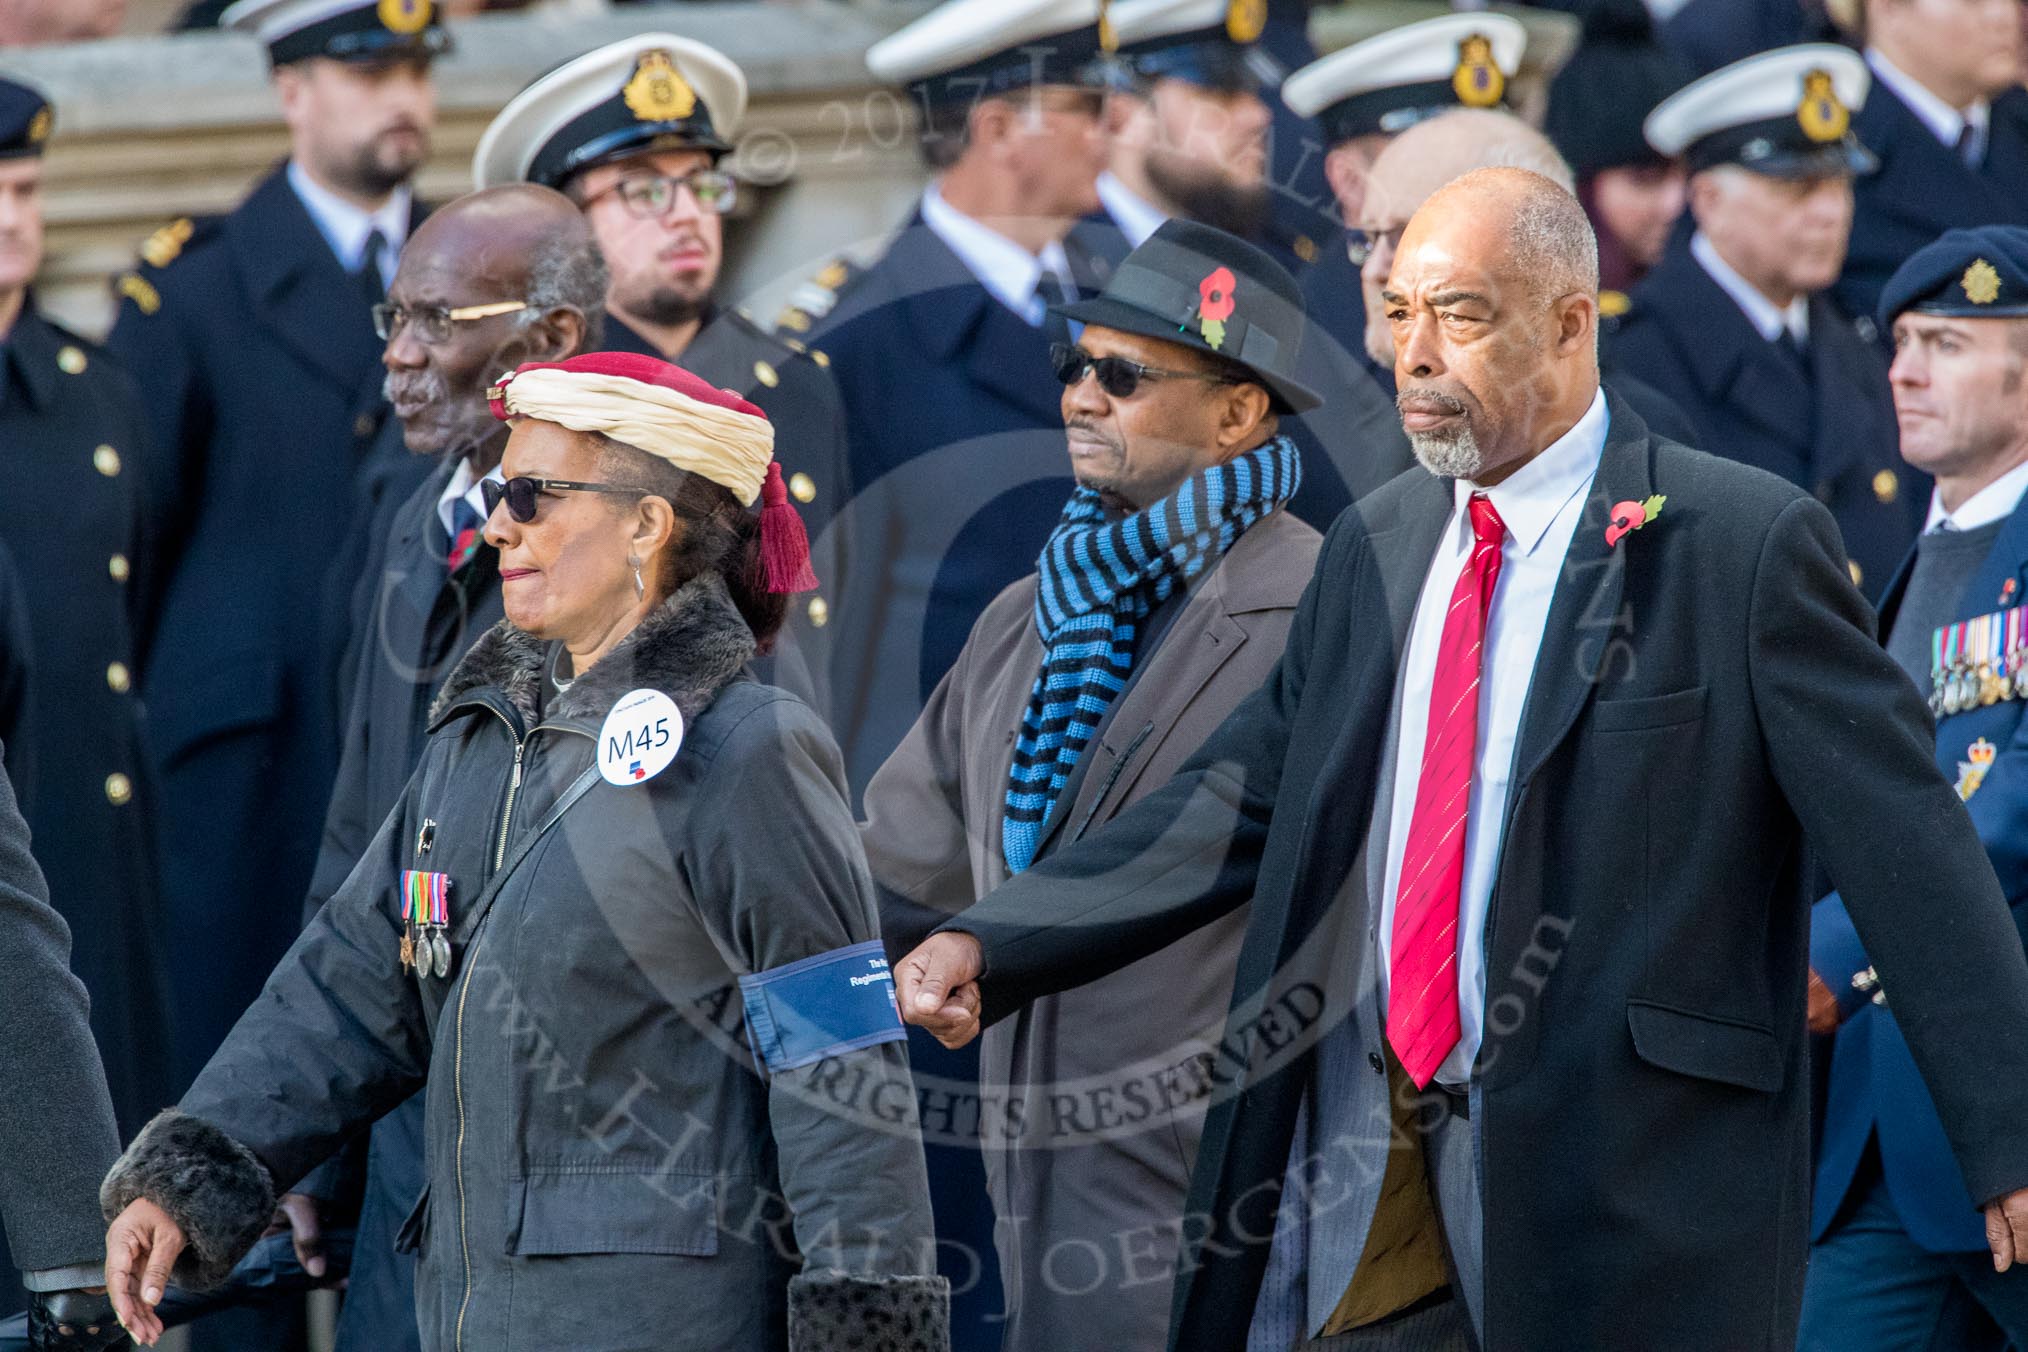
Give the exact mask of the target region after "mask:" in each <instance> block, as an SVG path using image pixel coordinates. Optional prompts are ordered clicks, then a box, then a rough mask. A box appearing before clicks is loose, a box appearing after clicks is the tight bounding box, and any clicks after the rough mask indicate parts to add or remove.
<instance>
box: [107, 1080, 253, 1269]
mask: <svg viewBox="0 0 2028 1352" xmlns="http://www.w3.org/2000/svg"><path fill="white" fill-rule="evenodd" d="M137 1197H145V1198H147V1199H148V1200H149V1201H151V1202H153V1203H154V1204H155V1205H156V1206H159V1207H161V1208H162V1209H163V1210H164V1211H166V1212H168V1213H169V1218H170V1219H171V1220H173V1221H175V1222H176V1224H177V1225H179V1226H181V1227H182V1229H183V1234H184V1237H185V1238H186V1239H188V1240H189V1247H188V1248H186V1249H184V1251H183V1253H182V1254H181V1255H180V1256H179V1257H178V1258H177V1260H176V1269H175V1271H174V1272H173V1273H172V1274H171V1276H172V1277H173V1278H174V1280H175V1282H176V1284H177V1285H178V1286H181V1287H184V1288H186V1289H187V1290H191V1291H205V1290H209V1289H210V1288H212V1287H214V1286H217V1285H218V1284H219V1283H220V1282H222V1281H224V1280H225V1279H226V1276H227V1275H228V1274H229V1273H230V1272H231V1271H232V1266H233V1264H234V1263H237V1262H238V1261H239V1259H240V1257H241V1255H243V1254H244V1253H246V1251H247V1250H248V1249H250V1248H252V1247H253V1243H254V1241H255V1240H257V1239H259V1238H260V1235H261V1231H262V1230H264V1229H266V1228H267V1225H268V1221H269V1220H270V1219H271V1218H272V1217H273V1216H274V1214H275V1185H274V1180H273V1179H271V1178H269V1177H268V1171H267V1169H266V1168H265V1167H263V1166H262V1164H261V1162H260V1161H259V1160H258V1159H255V1158H254V1154H253V1152H252V1151H251V1150H248V1149H247V1148H246V1147H245V1146H243V1145H241V1144H240V1143H239V1142H238V1141H235V1140H233V1139H232V1137H230V1136H228V1135H226V1134H225V1133H224V1132H222V1131H220V1130H219V1129H218V1128H217V1127H214V1126H212V1125H211V1124H210V1123H209V1122H206V1121H203V1120H202V1119H200V1118H195V1117H191V1116H189V1115H188V1114H187V1113H180V1112H178V1111H176V1110H175V1109H174V1108H171V1109H168V1110H167V1111H165V1112H161V1113H158V1114H156V1116H155V1120H154V1121H152V1122H150V1123H149V1124H148V1125H147V1126H145V1127H143V1128H142V1129H141V1134H140V1135H139V1136H136V1137H135V1138H134V1143H133V1144H132V1145H130V1146H128V1147H127V1153H126V1154H124V1155H122V1156H120V1158H119V1160H118V1161H117V1162H115V1163H114V1165H113V1168H112V1172H111V1173H109V1174H107V1175H106V1181H105V1182H104V1183H101V1184H100V1185H99V1206H100V1208H101V1209H102V1210H103V1211H104V1212H105V1215H106V1219H107V1220H108V1221H111V1220H112V1219H113V1218H114V1217H116V1216H118V1215H119V1214H120V1213H121V1212H122V1211H124V1210H126V1209H127V1205H128V1203H130V1202H132V1201H133V1200H134V1199H135V1198H137Z"/></svg>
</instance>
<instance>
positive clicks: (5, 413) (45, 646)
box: [0, 80, 174, 1132]
mask: <svg viewBox="0 0 2028 1352" xmlns="http://www.w3.org/2000/svg"><path fill="white" fill-rule="evenodd" d="M53 120H54V114H53V111H52V110H51V108H50V106H49V105H48V104H47V103H46V102H44V100H43V98H42V96H41V95H40V94H39V93H37V92H36V91H34V90H32V89H29V88H27V87H26V86H23V85H19V84H15V83H13V82H11V81H8V80H0V174H4V178H0V197H4V199H5V205H4V207H0V446H5V447H6V456H7V470H8V475H7V510H6V511H5V512H4V513H0V542H4V544H5V546H6V548H7V550H8V552H9V553H11V554H12V555H13V558H14V561H15V563H16V564H17V566H18V567H19V569H20V572H21V577H22V581H23V584H24V589H25V592H26V594H27V596H28V598H29V601H28V608H27V611H26V620H27V623H28V625H29V627H30V630H31V631H32V639H31V644H32V650H33V652H34V654H35V678H34V686H35V694H34V698H33V700H32V701H31V702H30V704H29V711H28V718H27V720H26V722H25V723H24V724H23V725H22V726H20V727H19V728H18V729H9V730H8V731H7V733H6V736H7V738H8V740H9V745H8V747H7V757H8V759H9V760H10V761H12V760H14V759H15V757H16V752H17V750H19V751H21V752H25V753H29V754H30V755H31V757H32V759H33V762H34V789H33V792H32V793H31V794H30V795H28V797H27V798H26V799H25V801H24V809H25V811H26V814H27V817H28V824H29V826H30V828H31V829H32V830H33V832H34V835H35V843H36V852H37V854H38V855H39V861H38V862H40V863H41V865H42V870H43V873H44V875H45V876H46V877H47V879H48V882H49V892H50V899H51V901H52V902H53V903H54V904H55V906H56V908H57V910H58V911H59V912H61V913H62V914H63V917H64V919H66V920H67V921H69V922H70V925H71V928H72V931H73V933H74V934H75V935H76V943H75V945H74V947H73V950H72V954H71V963H72V968H73V970H74V971H76V973H77V974H78V978H79V979H80V980H82V981H83V982H84V984H85V989H86V990H87V991H89V992H90V993H91V997H92V1031H93V1034H94V1035H95V1036H96V1037H97V1038H98V1041H99V1045H100V1046H101V1047H103V1048H104V1049H105V1053H106V1056H107V1058H108V1065H107V1078H108V1080H109V1081H110V1082H111V1085H112V1091H113V1104H114V1107H115V1108H116V1109H117V1110H118V1112H119V1116H120V1122H121V1125H122V1126H123V1127H124V1128H125V1129H126V1130H127V1131H130V1132H131V1131H138V1130H139V1129H140V1126H141V1124H142V1123H144V1122H146V1121H147V1120H148V1118H149V1117H151V1116H153V1115H154V1114H155V1112H157V1111H158V1110H159V1109H160V1108H161V1106H162V1104H164V1103H165V1102H168V1101H169V1099H170V1098H171V1097H172V1095H173V1093H174V1087H173V1086H172V1085H171V1084H170V1083H169V1077H168V1074H167V1069H168V1067H167V1053H168V1031H167V1027H166V1024H167V1018H168V1015H167V1008H168V989H167V986H168V982H167V978H166V975H165V969H164V967H163V962H162V942H163V928H162V917H161V913H160V903H159V898H158V897H157V895H156V891H155V869H156V861H155V856H154V850H153V847H152V837H151V833H150V831H149V829H148V818H147V813H148V811H149V810H150V807H151V801H150V800H151V798H152V794H150V793H148V792H146V791H145V788H146V786H147V784H148V782H149V764H148V760H147V757H146V756H145V754H144V752H143V749H142V740H141V711H140V708H139V705H138V704H137V702H136V700H135V694H134V673H135V671H136V670H137V669H138V664H139V660H140V643H141V636H140V633H139V630H138V626H137V624H136V623H135V613H136V612H135V607H134V605H133V600H134V597H133V585H132V584H133V580H134V570H135V569H136V568H137V567H139V566H141V564H142V560H143V555H142V554H141V552H140V544H139V516H138V508H137V503H136V498H135V484H134V478H135V475H134V463H135V460H136V457H137V453H138V452H139V450H140V448H141V447H142V445H143V442H144V436H145V432H144V429H145V418H144V414H143V410H142V407H141V396H140V392H139V391H138V390H137V389H136V388H135V385H134V382H133V381H132V380H130V379H128V377H127V375H126V373H125V372H124V371H122V370H120V369H119V368H118V367H117V366H116V365H114V363H113V362H112V360H111V359H110V358H109V357H108V356H107V355H106V353H105V352H104V351H102V350H101V349H99V348H97V347H94V346H93V345H92V344H90V343H88V342H86V341H85V340H84V339H82V338H79V337H78V336H77V335H76V334H74V333H71V332H69V331H67V330H65V329H64V328H62V327H61V326H59V325H57V324H55V323H53V322H51V321H50V320H48V319H46V318H44V317H43V316H42V315H41V314H40V313H39V312H38V311H37V310H36V308H35V304H34V300H33V297H32V296H31V295H30V294H29V291H28V288H29V285H30V283H31V282H32V281H33V279H34V276H35V273H36V270H37V268H38V267H39V265H40V263H41V261H42V197H41V184H42V148H43V144H44V142H45V140H46V138H47V137H48V134H49V130H50V127H51V126H52V123H53Z"/></svg>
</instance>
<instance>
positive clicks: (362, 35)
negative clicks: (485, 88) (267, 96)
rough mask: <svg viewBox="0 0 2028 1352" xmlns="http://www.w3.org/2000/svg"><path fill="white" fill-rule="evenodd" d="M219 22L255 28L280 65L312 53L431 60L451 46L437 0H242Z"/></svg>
mask: <svg viewBox="0 0 2028 1352" xmlns="http://www.w3.org/2000/svg"><path fill="white" fill-rule="evenodd" d="M218 24H219V27H221V28H225V29H230V30H232V31H233V32H237V33H250V34H252V35H253V36H254V37H255V38H256V39H258V40H259V41H260V43H261V45H263V46H265V47H266V48H267V49H268V60H269V61H270V62H272V63H273V64H275V65H277V66H286V65H288V64H289V63H290V62H293V61H305V60H308V59H309V58H311V57H314V56H322V57H329V58H331V59H332V60H335V61H389V60H396V59H401V58H421V59H423V60H426V61H427V60H431V59H433V58H435V57H439V56H442V55H443V54H444V53H446V52H448V51H449V50H450V49H451V35H450V33H449V32H447V31H446V30H445V28H444V26H443V24H442V23H441V22H440V20H439V16H438V14H437V6H436V5H435V3H433V0H239V2H238V3H237V4H234V5H230V6H228V7H227V8H226V11H225V13H223V14H221V15H219V17H218Z"/></svg>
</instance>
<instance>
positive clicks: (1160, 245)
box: [1050, 217, 1324, 413]
mask: <svg viewBox="0 0 2028 1352" xmlns="http://www.w3.org/2000/svg"><path fill="white" fill-rule="evenodd" d="M1050 309H1051V313H1053V314H1059V315H1062V316H1063V317H1064V318H1065V319H1068V320H1072V321H1074V322H1076V323H1079V324H1097V325H1099V326H1100V327H1101V328H1108V329H1118V330H1119V331H1120V332H1122V333H1134V334H1139V335H1140V336H1141V337H1143V338H1159V339H1161V340H1162V341H1163V342H1168V343H1180V344H1182V345H1183V346H1184V347H1188V348H1193V349H1195V350H1196V351H1199V352H1206V353H1209V354H1211V355H1212V356H1216V357H1224V358H1225V359H1226V360H1228V361H1233V362H1237V363H1239V364H1240V365H1241V366H1244V367H1246V368H1247V370H1249V371H1250V372H1252V373H1253V374H1254V375H1255V376H1257V377H1259V379H1260V383H1261V384H1262V385H1264V386H1266V387H1267V389H1268V391H1269V392H1270V393H1271V394H1273V395H1274V398H1275V404H1276V407H1277V409H1278V410H1279V411H1282V412H1290V413H1303V412H1307V411H1308V410H1310V409H1313V408H1315V407H1317V406H1318V405H1319V404H1321V403H1323V402H1324V401H1323V398H1322V397H1321V396H1320V395H1318V394H1317V393H1316V392H1315V391H1313V390H1311V389H1310V388H1309V387H1308V386H1306V385H1304V384H1303V383H1302V382H1301V381H1299V380H1297V379H1296V377H1295V371H1296V358H1297V356H1298V355H1299V354H1300V353H1301V351H1302V346H1303V331H1304V329H1306V328H1308V327H1309V318H1308V316H1307V314H1306V313H1305V311H1304V308H1303V292H1302V288H1301V287H1299V286H1297V285H1296V279H1295V278H1293V277H1291V276H1290V275H1289V274H1288V270H1287V269H1286V268H1284V267H1282V265H1281V264H1279V263H1277V262H1275V260H1274V259H1272V258H1270V257H1268V256H1267V255H1266V254H1265V253H1262V252H1261V251H1260V250H1259V249H1256V248H1255V247H1254V246H1253V245H1251V244H1248V243H1247V242H1246V241H1245V240H1243V239H1240V238H1239V237H1238V236H1236V235H1228V234H1227V233H1225V231H1223V230H1217V229H1214V228H1212V227H1211V226H1208V225H1200V224H1198V223H1197V222H1196V221H1188V220H1184V219H1182V218H1181V217H1174V218H1171V219H1170V220H1167V221H1164V222H1163V223H1162V226H1161V228H1160V229H1158V230H1157V231H1155V233H1154V234H1152V235H1150V236H1148V238H1147V239H1146V240H1145V241H1144V242H1143V243H1142V245H1141V247H1140V248H1138V249H1136V250H1134V251H1133V252H1132V253H1130V254H1128V255H1127V256H1126V258H1125V259H1123V260H1122V261H1121V263H1120V265H1119V267H1117V268H1115V269H1114V270H1113V275H1112V277H1111V279H1110V280H1108V281H1107V282H1106V288H1105V290H1104V291H1102V292H1100V293H1099V294H1098V295H1097V296H1094V297H1093V298H1092V299H1090V300H1084V301H1078V302H1076V303H1074V304H1071V305H1056V306H1052V307H1050Z"/></svg>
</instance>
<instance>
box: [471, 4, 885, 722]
mask: <svg viewBox="0 0 2028 1352" xmlns="http://www.w3.org/2000/svg"><path fill="white" fill-rule="evenodd" d="M745 108H746V76H745V75H744V74H743V73H742V72H741V71H740V68H739V67H738V66H737V65H735V64H734V63H733V62H732V60H731V59H730V58H728V57H727V56H725V55H724V54H723V53H722V52H719V51H718V50H716V49H715V48H712V47H708V46H706V45H705V44H704V43H701V42H698V41H696V40H695V39H692V38H684V37H679V36H677V35H675V34H673V33H642V34H638V35H636V36H634V37H630V38H625V39H622V40H621V41H619V42H614V43H609V44H607V45H606V46H604V47H600V48H598V49H597V50H595V51H591V52H587V53H586V54H585V55H583V56H580V57H577V58H576V59H575V60H572V61H569V62H566V63H565V64H564V65H562V66H559V67H557V68H556V69H555V70H553V71H551V72H550V73H549V74H547V75H545V76H543V77H542V78H541V79H539V80H537V81H535V82H534V83H533V84H531V85H530V86H529V87H528V88H527V89H525V90H523V91H522V92H521V93H520V94H518V95H516V96H515V97H514V98H513V99H512V100H511V101H510V102H509V103H508V104H507V106H506V107H505V108H503V109H501V110H500V114H499V116H497V117H495V118H494V119H493V122H492V125H490V126H489V127H487V129H486V133H485V135H484V136H483V137H482V138H481V139H480V142H479V149H478V153H477V155H476V156H475V157H474V159H473V163H472V175H473V179H474V181H475V182H477V183H478V185H479V186H480V187H486V186H488V185H490V184H498V183H514V182H528V183H540V184H542V185H544V186H546V187H551V188H555V189H557V190H559V191H561V192H563V193H565V194H566V195H568V196H569V197H570V199H571V200H572V201H573V202H575V203H577V205H578V206H579V207H580V208H581V209H582V210H583V212H584V216H585V219H586V220H587V221H589V222H590V223H591V228H592V231H593V233H594V234H595V235H596V236H597V238H598V244H599V249H600V251H601V252H602V253H603V254H604V255H605V259H606V263H607V265H608V266H609V267H610V268H611V270H612V281H611V284H610V286H609V288H608V290H607V293H606V313H607V322H606V338H605V346H606V347H607V348H608V349H610V350H612V351H616V352H639V353H642V354H643V355H645V356H650V357H658V358H661V359H662V360H664V361H672V362H675V363H677V364H678V365H680V366H682V367H683V368H684V369H686V370H688V371H691V372H693V373H694V374H696V375H700V376H702V377H704V378H705V379H706V380H708V381H710V382H711V383H712V384H713V385H716V386H718V387H720V388H722V389H730V390H734V391H737V392H738V393H740V394H742V395H744V396H745V397H746V398H747V399H748V400H749V401H751V402H752V403H754V404H756V405H758V406H759V407H760V408H761V410H762V411H763V412H765V413H766V414H767V415H768V420H769V421H770V422H771V423H773V424H774V426H775V428H776V432H777V434H778V437H779V439H780V444H781V447H782V456H781V459H782V473H783V476H784V477H785V479H786V481H787V483H788V488H789V492H790V494H791V495H792V496H793V497H794V498H795V500H796V504H797V508H798V510H799V511H800V512H801V513H802V515H803V519H804V522H805V524H806V525H807V527H808V529H809V533H810V537H811V540H812V542H813V544H814V545H815V547H816V557H815V560H814V566H815V569H816V573H817V577H818V580H819V581H820V582H821V583H823V584H824V587H825V589H824V590H821V591H818V592H815V593H813V594H812V595H810V596H807V597H803V598H799V600H798V603H797V605H796V606H795V607H794V608H793V609H792V614H791V629H790V636H791V640H792V641H791V642H789V643H788V644H787V645H786V646H785V648H784V649H782V650H778V652H777V654H776V655H775V657H774V658H773V660H772V669H771V671H770V672H769V674H770V675H771V677H772V678H773V679H775V680H777V681H779V682H781V683H783V684H786V685H790V686H792V687H794V688H795V689H797V691H798V693H802V694H806V695H815V694H818V693H819V692H820V687H819V686H818V685H817V684H816V683H815V678H814V677H813V676H812V675H811V673H810V671H809V669H808V666H807V663H806V661H805V655H804V653H803V651H802V643H801V640H804V639H807V637H808V636H809V634H810V632H811V631H812V630H813V629H816V628H821V627H822V626H823V625H824V624H826V623H828V622H829V621H831V620H832V619H833V618H835V616H834V615H833V613H832V612H833V610H834V609H835V603H836V596H835V595H834V594H833V593H832V592H831V591H830V590H829V587H830V583H831V582H832V579H833V576H834V574H835V572H836V571H837V570H836V567H835V565H834V563H833V559H832V545H833V544H834V542H835V539H836V537H835V535H834V536H833V537H832V538H829V539H827V538H826V537H825V533H824V530H825V527H826V525H827V524H828V523H829V521H830V518H831V515H832V514H833V513H834V512H836V511H837V510H838V508H839V506H840V505H841V504H842V503H843V501H844V498H845V493H846V480H845V442H844V437H845V414H844V407H843V404H842V402H841V401H840V398H839V393H838V388H837V384H836V382H835V381H834V380H833V379H832V375H831V372H830V371H829V370H828V369H827V367H828V364H829V358H828V357H826V356H825V355H824V354H823V353H821V352H818V351H813V350H812V349H810V348H808V347H806V346H805V345H804V344H803V343H802V342H801V341H800V340H799V339H796V338H793V337H782V338H778V337H775V336H774V335H773V334H770V333H769V332H767V331H766V330H765V329H763V328H761V327H760V326H759V325H757V324H755V323H754V322H753V320H752V319H750V318H749V317H748V316H747V315H746V314H745V312H743V311H741V310H739V309H735V308H727V307H725V306H723V305H721V304H720V303H719V300H718V296H717V291H718V283H719V274H720V269H721V268H722V267H723V265H724V262H725V230H726V222H727V218H728V215H729V213H731V212H732V211H733V209H734V208H735V207H736V206H737V205H738V202H739V184H738V181H737V180H736V179H735V178H734V177H733V175H732V174H731V173H730V172H728V171H727V170H726V169H724V168H723V167H721V165H720V161H721V160H722V159H723V158H724V157H725V156H726V154H727V153H729V152H730V151H731V149H732V137H733V134H734V133H735V131H736V130H737V129H738V125H739V120H740V116H741V114H742V113H743V112H744V111H745ZM496 374H497V373H496Z"/></svg>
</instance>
